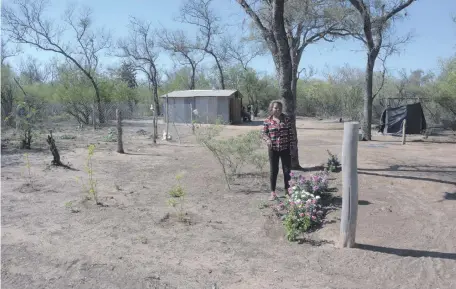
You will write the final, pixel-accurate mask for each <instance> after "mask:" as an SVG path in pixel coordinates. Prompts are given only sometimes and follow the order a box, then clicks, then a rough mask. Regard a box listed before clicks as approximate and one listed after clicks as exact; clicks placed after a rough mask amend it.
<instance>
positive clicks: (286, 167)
mask: <svg viewBox="0 0 456 289" xmlns="http://www.w3.org/2000/svg"><path fill="white" fill-rule="evenodd" d="M279 159H280V160H281V161H282V171H283V178H284V181H285V190H286V193H288V188H289V187H290V185H289V184H288V182H289V181H290V179H291V177H290V172H291V170H290V168H291V155H290V150H289V149H286V150H283V151H274V150H271V149H269V167H270V182H271V192H275V190H276V183H277V175H278V174H279Z"/></svg>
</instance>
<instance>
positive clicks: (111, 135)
mask: <svg viewBox="0 0 456 289" xmlns="http://www.w3.org/2000/svg"><path fill="white" fill-rule="evenodd" d="M104 141H105V142H116V141H117V131H116V130H115V129H114V128H110V129H109V131H108V135H106V136H105V137H104Z"/></svg>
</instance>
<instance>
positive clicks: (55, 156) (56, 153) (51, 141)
mask: <svg viewBox="0 0 456 289" xmlns="http://www.w3.org/2000/svg"><path fill="white" fill-rule="evenodd" d="M46 141H47V143H48V145H49V150H50V151H51V153H52V156H53V160H52V162H51V164H52V165H54V166H63V164H62V162H61V161H60V154H59V150H58V149H57V146H56V145H55V140H54V138H53V137H52V131H49V135H48V137H47V140H46Z"/></svg>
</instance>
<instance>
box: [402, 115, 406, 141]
mask: <svg viewBox="0 0 456 289" xmlns="http://www.w3.org/2000/svg"><path fill="white" fill-rule="evenodd" d="M406 128H407V120H405V119H404V121H403V122H402V144H403V145H405V136H406V134H405V129H406Z"/></svg>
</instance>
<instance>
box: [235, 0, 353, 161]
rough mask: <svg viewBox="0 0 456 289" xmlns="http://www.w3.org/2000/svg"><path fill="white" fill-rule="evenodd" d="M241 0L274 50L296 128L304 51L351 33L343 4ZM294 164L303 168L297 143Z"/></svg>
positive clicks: (326, 0)
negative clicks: (299, 76)
mask: <svg viewBox="0 0 456 289" xmlns="http://www.w3.org/2000/svg"><path fill="white" fill-rule="evenodd" d="M237 2H238V3H239V4H240V5H241V7H242V8H243V9H244V11H245V12H246V13H247V14H248V15H249V16H250V18H251V19H252V21H253V22H254V23H255V27H256V29H257V31H259V33H260V35H261V37H262V39H263V41H264V42H265V44H266V46H267V47H268V49H269V50H270V52H271V54H272V58H273V60H274V64H275V67H276V72H277V76H278V80H279V87H280V88H281V89H280V93H279V97H280V98H281V99H283V101H284V102H285V105H286V107H287V114H288V115H289V116H290V117H291V119H292V122H293V128H294V130H295V132H296V116H295V110H296V88H297V81H298V69H299V63H300V61H301V57H302V54H303V52H304V50H305V48H306V47H307V46H308V45H310V44H312V43H315V42H317V41H319V40H327V41H333V40H334V37H338V36H346V35H348V34H349V33H348V32H347V31H346V29H345V27H344V26H343V21H342V19H341V18H343V17H340V15H342V16H343V13H341V11H339V10H340V9H339V7H340V5H339V4H338V2H337V1H332V0H331V1H329V0H313V1H311V0H305V1H304V0H289V1H285V0H271V1H266V0H265V1H254V0H252V1H247V0H237ZM285 2H286V4H285ZM338 9H339V10H338ZM292 167H293V168H296V169H298V168H300V165H299V156H298V149H297V147H296V148H295V150H294V151H293V152H292Z"/></svg>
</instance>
